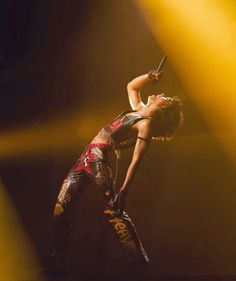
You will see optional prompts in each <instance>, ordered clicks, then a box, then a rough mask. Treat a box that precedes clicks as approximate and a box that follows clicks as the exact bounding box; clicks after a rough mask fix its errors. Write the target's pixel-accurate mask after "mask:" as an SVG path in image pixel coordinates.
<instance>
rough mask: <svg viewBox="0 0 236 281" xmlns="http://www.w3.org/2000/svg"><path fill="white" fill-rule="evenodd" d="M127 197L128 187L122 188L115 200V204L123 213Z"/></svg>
mask: <svg viewBox="0 0 236 281" xmlns="http://www.w3.org/2000/svg"><path fill="white" fill-rule="evenodd" d="M126 198H127V189H120V191H119V193H118V194H117V196H116V198H115V200H114V205H115V207H116V208H117V210H118V212H119V213H121V214H122V213H123V211H124V208H125V203H126Z"/></svg>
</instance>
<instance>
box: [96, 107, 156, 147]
mask: <svg viewBox="0 0 236 281" xmlns="http://www.w3.org/2000/svg"><path fill="white" fill-rule="evenodd" d="M130 112H134V114H132V115H128V116H126V114H127V113H130ZM142 119H150V120H151V119H152V118H150V117H148V116H143V115H141V114H140V113H138V112H137V110H127V111H124V112H122V113H121V114H120V115H118V116H117V117H116V118H115V119H114V120H113V121H112V122H111V123H109V124H107V125H105V126H104V127H103V128H102V129H101V131H100V132H99V133H98V136H99V137H101V138H102V139H104V140H105V141H106V142H107V143H108V144H109V145H110V146H111V147H112V148H113V149H117V150H122V149H125V148H127V147H129V146H132V145H134V144H135V142H136V140H137V132H136V131H135V130H133V129H132V126H133V125H134V124H135V123H136V122H138V121H140V120H142Z"/></svg>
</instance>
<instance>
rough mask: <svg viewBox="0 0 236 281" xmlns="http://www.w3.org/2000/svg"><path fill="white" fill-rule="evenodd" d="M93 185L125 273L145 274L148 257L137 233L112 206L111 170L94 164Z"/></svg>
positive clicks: (128, 219)
mask: <svg viewBox="0 0 236 281" xmlns="http://www.w3.org/2000/svg"><path fill="white" fill-rule="evenodd" d="M93 170H94V171H95V170H96V173H94V174H95V183H96V187H97V188H98V190H99V191H100V194H101V195H102V198H103V207H104V214H105V217H106V219H107V220H108V222H109V224H110V225H111V226H112V228H113V229H114V231H115V234H116V237H117V239H118V241H119V244H120V245H121V248H122V252H123V254H124V258H125V263H126V265H127V271H129V272H133V273H138V272H140V273H145V272H146V271H147V264H148V262H149V259H148V256H147V254H146V252H145V250H144V248H143V246H142V244H141V242H140V240H139V237H138V234H137V231H136V229H135V226H134V224H133V223H132V221H131V219H130V218H129V216H128V215H127V214H126V213H125V212H123V213H122V214H119V213H118V212H117V210H116V208H115V207H114V206H113V201H114V188H113V184H114V182H113V176H112V170H111V168H110V167H109V166H108V165H106V164H104V163H101V162H100V163H99V162H98V163H96V165H94V166H93Z"/></svg>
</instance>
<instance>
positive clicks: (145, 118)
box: [52, 70, 183, 272]
mask: <svg viewBox="0 0 236 281" xmlns="http://www.w3.org/2000/svg"><path fill="white" fill-rule="evenodd" d="M160 73H161V72H158V71H157V70H151V71H150V72H149V73H147V74H144V75H141V76H139V77H137V78H135V79H134V80H132V81H131V82H130V83H128V85H127V90H128V97H129V103H130V105H131V108H132V110H129V111H126V112H123V113H122V114H120V115H119V116H118V117H117V118H115V119H114V120H113V121H112V122H111V123H109V124H108V125H106V126H105V127H103V128H102V129H101V131H100V132H99V133H98V134H97V135H96V136H95V138H94V139H93V140H92V141H91V142H90V144H89V145H88V146H87V147H86V149H85V151H84V153H83V154H82V155H81V157H80V158H79V160H78V161H77V163H76V164H75V165H74V167H73V168H72V169H71V171H70V172H69V174H68V176H67V178H66V179H65V181H64V183H63V185H62V187H61V189H60V192H59V195H58V198H57V202H56V205H55V209H54V219H55V231H56V233H57V235H56V237H57V238H58V239H57V240H58V241H55V247H54V251H53V255H52V256H53V259H54V262H55V264H57V265H58V264H60V263H61V262H62V260H63V259H64V258H65V257H66V252H67V249H68V241H69V239H67V238H66V235H64V238H65V239H64V241H63V243H62V237H59V236H60V235H59V236H58V233H62V232H63V231H64V233H65V229H66V232H67V233H69V232H70V231H69V227H65V226H62V222H61V220H62V218H63V217H64V216H65V214H66V213H67V211H68V209H69V208H70V206H71V205H72V202H75V199H77V198H78V197H79V196H80V195H81V194H82V193H83V191H84V190H85V187H86V185H87V184H88V183H94V184H95V186H96V189H97V190H98V191H99V193H100V195H101V198H102V202H103V212H104V215H105V217H106V218H107V220H108V222H109V224H110V225H111V226H112V228H113V229H114V233H115V235H116V237H117V239H118V241H119V243H120V245H121V247H122V250H123V254H124V259H125V263H126V265H127V270H128V271H130V272H133V271H140V272H144V271H145V270H146V265H147V263H148V257H147V254H146V252H145V250H144V248H143V247H142V244H141V242H140V240H139V238H138V236H137V233H136V230H135V227H134V225H133V224H132V222H131V220H130V218H129V217H128V215H127V214H126V213H125V212H124V206H125V199H126V195H127V191H128V190H129V188H130V186H131V182H132V180H133V178H134V176H135V174H136V171H137V168H138V166H139V164H140V163H141V160H142V158H143V156H144V154H145V152H146V150H147V148H148V146H149V143H150V141H151V140H152V139H154V140H164V139H170V138H172V137H173V135H174V133H175V132H176V131H177V130H178V128H179V127H180V125H181V123H182V120H183V116H182V111H181V104H180V101H179V100H178V99H177V98H176V97H175V98H171V97H166V96H165V95H164V94H161V95H151V96H149V97H148V100H147V104H144V103H143V102H142V100H141V97H140V90H141V88H142V87H143V86H144V85H145V84H146V83H147V82H149V81H155V80H158V78H159V76H160ZM131 145H134V152H133V157H132V160H131V163H130V165H129V167H128V170H127V173H126V177H125V180H124V183H123V185H122V187H121V188H120V190H119V192H118V193H117V191H116V190H115V179H116V162H117V157H118V154H119V153H120V151H122V150H123V149H125V148H126V147H128V146H131ZM62 227H64V229H63V230H62ZM61 236H63V235H61ZM59 240H60V241H59ZM66 241H67V242H66Z"/></svg>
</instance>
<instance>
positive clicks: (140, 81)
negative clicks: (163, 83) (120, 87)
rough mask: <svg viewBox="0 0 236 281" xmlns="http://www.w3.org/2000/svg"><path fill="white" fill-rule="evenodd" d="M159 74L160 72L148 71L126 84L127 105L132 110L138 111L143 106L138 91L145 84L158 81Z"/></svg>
mask: <svg viewBox="0 0 236 281" xmlns="http://www.w3.org/2000/svg"><path fill="white" fill-rule="evenodd" d="M161 73H162V72H161V71H160V72H157V71H156V70H150V71H149V73H146V74H143V75H141V76H138V77H136V78H134V79H133V80H132V81H130V82H129V83H128V84H127V91H128V97H129V103H130V106H131V108H132V109H135V110H140V109H141V108H143V107H144V106H145V104H144V103H143V102H142V100H141V96H140V90H141V89H142V87H143V86H144V85H145V84H146V83H147V82H149V81H151V80H158V79H159V76H160V74H161Z"/></svg>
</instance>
